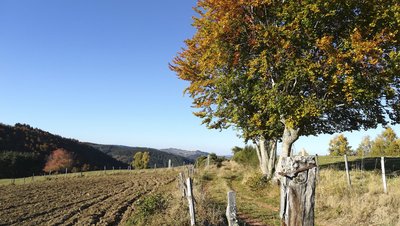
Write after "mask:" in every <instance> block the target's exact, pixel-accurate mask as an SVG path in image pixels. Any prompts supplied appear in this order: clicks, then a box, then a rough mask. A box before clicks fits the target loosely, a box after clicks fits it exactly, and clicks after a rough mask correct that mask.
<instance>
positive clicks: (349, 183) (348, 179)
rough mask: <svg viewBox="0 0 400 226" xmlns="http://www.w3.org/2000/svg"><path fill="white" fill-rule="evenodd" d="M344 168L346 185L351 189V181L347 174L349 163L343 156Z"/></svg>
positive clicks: (345, 156) (348, 173)
mask: <svg viewBox="0 0 400 226" xmlns="http://www.w3.org/2000/svg"><path fill="white" fill-rule="evenodd" d="M344 166H345V168H346V177H347V184H348V185H349V187H351V180H350V172H349V163H348V162H347V155H344Z"/></svg>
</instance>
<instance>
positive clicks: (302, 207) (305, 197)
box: [278, 156, 317, 226]
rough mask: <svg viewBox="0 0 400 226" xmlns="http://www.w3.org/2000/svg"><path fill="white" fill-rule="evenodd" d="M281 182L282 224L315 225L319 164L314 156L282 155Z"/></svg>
mask: <svg viewBox="0 0 400 226" xmlns="http://www.w3.org/2000/svg"><path fill="white" fill-rule="evenodd" d="M281 161H282V163H281V164H282V171H281V172H278V174H279V175H280V176H282V177H281V178H280V182H281V210H280V217H281V220H282V225H285V226H300V225H303V226H312V225H314V205H315V184H316V172H317V166H316V162H315V157H313V156H294V157H282V160H281Z"/></svg>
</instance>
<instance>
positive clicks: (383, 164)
mask: <svg viewBox="0 0 400 226" xmlns="http://www.w3.org/2000/svg"><path fill="white" fill-rule="evenodd" d="M381 166H382V183H383V192H384V193H385V194H387V184H386V172H385V157H381Z"/></svg>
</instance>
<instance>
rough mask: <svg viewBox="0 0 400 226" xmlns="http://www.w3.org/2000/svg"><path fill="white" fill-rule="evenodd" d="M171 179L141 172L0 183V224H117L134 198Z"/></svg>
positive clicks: (172, 175)
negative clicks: (15, 183)
mask: <svg viewBox="0 0 400 226" xmlns="http://www.w3.org/2000/svg"><path fill="white" fill-rule="evenodd" d="M175 178H176V173H174V172H171V171H170V172H165V171H164V172H163V173H159V172H154V171H143V172H139V173H137V172H135V173H132V174H131V173H121V174H114V175H102V176H88V177H86V176H83V177H75V178H58V179H52V180H49V181H41V182H34V183H31V184H25V185H6V186H0V194H1V195H0V225H75V224H76V225H119V224H121V223H124V222H126V221H127V220H128V219H129V217H130V215H131V213H132V211H133V210H134V202H135V201H136V200H137V199H138V198H140V197H141V196H144V195H146V194H148V193H151V192H155V191H156V190H157V189H158V188H159V187H160V186H162V185H165V184H169V183H171V182H172V181H174V180H175Z"/></svg>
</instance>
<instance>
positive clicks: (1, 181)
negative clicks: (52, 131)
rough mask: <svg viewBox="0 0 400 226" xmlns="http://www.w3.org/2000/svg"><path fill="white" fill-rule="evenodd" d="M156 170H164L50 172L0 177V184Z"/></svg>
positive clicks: (18, 183) (19, 183)
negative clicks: (49, 173) (50, 173)
mask: <svg viewBox="0 0 400 226" xmlns="http://www.w3.org/2000/svg"><path fill="white" fill-rule="evenodd" d="M151 170H153V171H157V170H165V169H163V168H160V169H145V170H126V169H125V170H119V169H118V170H106V171H104V170H97V171H87V172H82V173H80V172H79V173H67V174H65V173H59V174H52V175H43V176H36V175H35V176H30V177H23V178H15V179H13V178H7V179H0V186H2V185H11V184H15V185H21V184H29V183H35V182H41V181H51V180H57V179H64V178H73V177H93V176H104V175H118V174H128V173H130V174H134V173H142V172H143V171H151Z"/></svg>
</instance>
